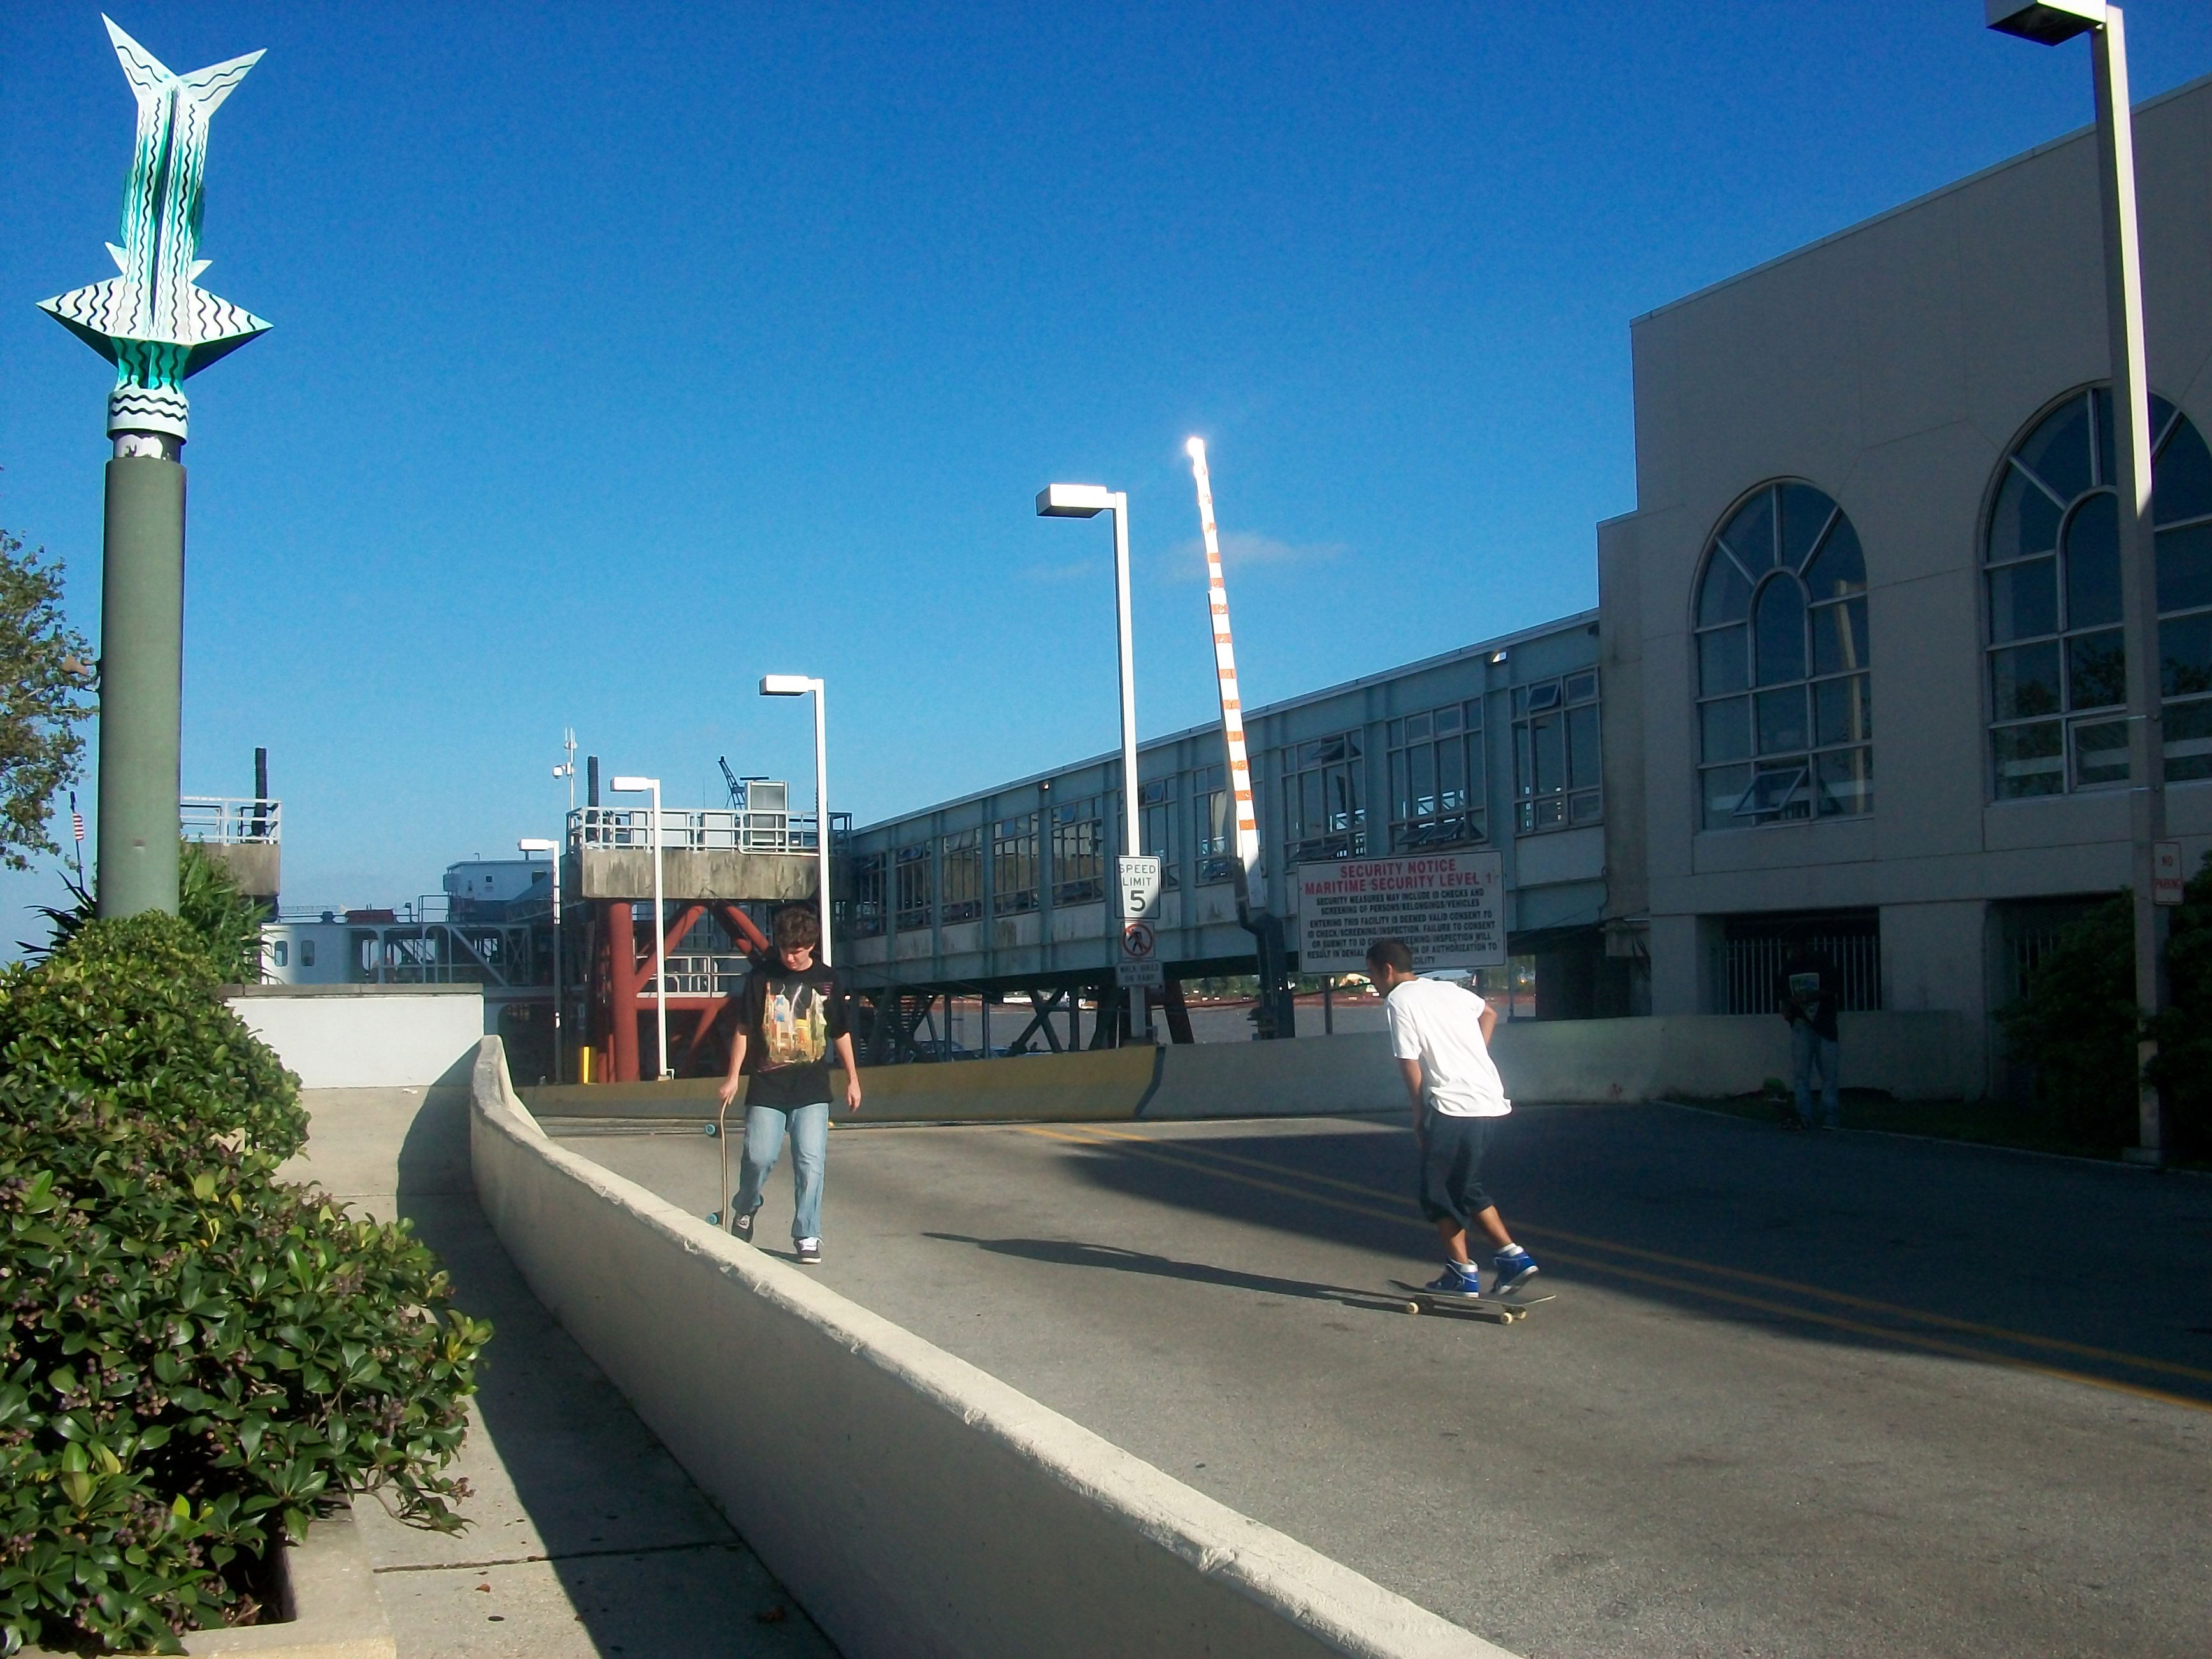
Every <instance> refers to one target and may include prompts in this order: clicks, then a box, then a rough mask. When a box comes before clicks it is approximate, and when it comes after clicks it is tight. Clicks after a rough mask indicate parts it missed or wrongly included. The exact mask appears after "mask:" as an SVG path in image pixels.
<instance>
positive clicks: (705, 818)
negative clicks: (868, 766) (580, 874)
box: [568, 806, 837, 853]
mask: <svg viewBox="0 0 2212 1659" xmlns="http://www.w3.org/2000/svg"><path fill="white" fill-rule="evenodd" d="M831 816H832V817H833V818H834V817H836V816H837V815H836V814H832V815H831ZM568 845H569V846H570V847H571V848H575V849H577V850H579V851H581V850H583V849H584V848H633V847H637V848H650V847H651V846H652V845H653V809H652V808H651V807H649V806H579V807H577V808H576V809H575V810H574V811H572V812H570V813H569V814H568ZM660 845H661V847H662V848H664V849H665V850H666V851H670V852H690V853H702V852H726V853H811V852H812V851H813V850H814V848H815V846H816V836H815V828H814V815H813V814H812V813H811V812H773V811H749V810H744V809H740V808H736V807H708V808H705V809H702V810H691V809H685V808H682V807H675V806H664V807H662V808H661V809H660Z"/></svg>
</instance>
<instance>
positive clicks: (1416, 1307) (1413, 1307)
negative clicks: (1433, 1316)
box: [1406, 1302, 1421, 1314]
mask: <svg viewBox="0 0 2212 1659" xmlns="http://www.w3.org/2000/svg"><path fill="white" fill-rule="evenodd" d="M1420 1310H1421V1304H1419V1303H1418V1302H1408V1303H1407V1304H1406V1311H1407V1313H1409V1314H1417V1313H1419V1312H1420Z"/></svg>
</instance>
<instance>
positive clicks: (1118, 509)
mask: <svg viewBox="0 0 2212 1659" xmlns="http://www.w3.org/2000/svg"><path fill="white" fill-rule="evenodd" d="M1036 510H1037V517H1039V518H1040V519H1095V518H1097V516H1098V515H1099V514H1100V513H1112V514H1113V515H1114V603H1115V625H1116V627H1117V628H1118V629H1119V632H1120V641H1121V851H1122V852H1123V853H1124V854H1127V855H1128V856H1129V857H1131V858H1134V857H1136V856H1137V855H1138V854H1139V853H1140V852H1141V851H1142V850H1143V849H1142V848H1139V846H1138V844H1137V843H1138V842H1139V839H1140V837H1139V831H1138V827H1137V814H1138V807H1137V665H1136V656H1135V653H1134V647H1133V645H1132V643H1131V640H1130V629H1129V498H1128V496H1127V495H1124V494H1122V493H1121V491H1120V490H1118V489H1106V488H1105V487H1104V486H1103V485H1101V484H1064V483H1056V484H1047V485H1046V486H1045V487H1044V488H1043V489H1040V490H1039V491H1037V498H1036ZM1106 908H1107V918H1108V919H1107V927H1108V939H1109V942H1110V943H1111V946H1112V957H1113V960H1114V961H1115V963H1119V962H1120V961H1121V945H1120V940H1121V933H1120V928H1121V920H1120V915H1119V913H1118V911H1117V909H1116V907H1115V905H1113V904H1111V903H1109V904H1108V906H1107V907H1106ZM1146 1031H1147V1026H1146V1019H1145V989H1144V987H1142V986H1141V985H1133V986H1131V987H1129V1035H1130V1036H1132V1037H1133V1038H1137V1039H1139V1040H1141V1039H1142V1038H1143V1037H1144V1036H1146Z"/></svg>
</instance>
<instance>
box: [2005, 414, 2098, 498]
mask: <svg viewBox="0 0 2212 1659" xmlns="http://www.w3.org/2000/svg"><path fill="white" fill-rule="evenodd" d="M2020 459H2021V464H2022V465H2025V466H2026V467H2027V470H2028V471H2031V472H2033V473H2034V474H2035V476H2036V477H2039V478H2040V479H2042V480H2043V482H2044V483H2045V484H2047V485H2048V486H2050V489H2051V494H2052V495H2056V496H2057V498H2058V499H2059V500H2060V501H2072V500H2073V499H2074V498H2075V496H2076V495H2080V494H2081V492H2082V491H2083V490H2085V489H2088V488H2089V487H2090V486H2091V485H2092V484H2093V483H2096V479H2095V478H2094V477H2093V476H2092V475H2091V473H2090V470H2089V400H2088V399H2087V398H2069V399H2068V400H2067V402H2066V403H2065V404H2063V405H2061V406H2060V407H2059V408H2057V409H2055V410H2051V413H2050V414H2049V415H2048V416H2045V418H2044V422H2043V424H2042V425H2040V426H2039V427H2037V428H2035V430H2034V431H2033V432H2032V433H2030V434H2029V435H2028V439H2027V442H2026V443H2024V444H2022V445H2021V447H2020Z"/></svg>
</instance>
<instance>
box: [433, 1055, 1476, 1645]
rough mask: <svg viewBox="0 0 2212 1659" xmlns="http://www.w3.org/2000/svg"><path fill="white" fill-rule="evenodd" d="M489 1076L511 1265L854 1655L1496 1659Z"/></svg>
mask: <svg viewBox="0 0 2212 1659" xmlns="http://www.w3.org/2000/svg"><path fill="white" fill-rule="evenodd" d="M1023 1064H1024V1062H1020V1061H1014V1062H1008V1063H1007V1066H1008V1069H1016V1068H1018V1067H1019V1066H1022V1065H1023ZM917 1069H921V1068H917ZM945 1069H949V1068H945ZM473 1082H474V1095H473V1101H472V1106H471V1156H472V1158H473V1162H474V1167H475V1178H476V1186H477V1197H478V1199H479V1200H480V1202H481V1203H482V1205H483V1211H484V1213H485V1215H486V1216H487V1217H488V1218H489V1219H490V1221H491V1224H492V1226H493V1229H494V1230H495V1231H496V1232H497V1233H498V1235H499V1237H500V1241H501V1243H502V1244H504V1245H505V1246H506V1248H507V1254H508V1255H510V1256H511V1257H512V1258H513V1261H514V1263H515V1265H516V1266H517V1267H519V1268H520V1269H521V1271H522V1273H523V1276H524V1278H525V1279H527V1280H528V1281H529V1284H530V1287H531V1289H532V1291H535V1292H536V1293H537V1295H538V1299H539V1300H540V1301H542V1302H543V1303H544V1304H545V1306H546V1307H547V1308H548V1309H550V1310H551V1311H552V1313H553V1314H554V1316H556V1318H558V1319H559V1320H560V1321H561V1322H562V1325H563V1326H565V1327H566V1328H568V1331H569V1333H570V1334H572V1335H573V1336H574V1337H575V1339H576V1340H577V1341H578V1342H579V1343H580V1345H581V1346H582V1347H583V1348H584V1350H585V1352H587V1353H588V1354H590V1355H591V1357H592V1359H593V1360H594V1361H596V1362H597V1363H598V1364H599V1366H600V1367H601V1368H602V1369H603V1370H605V1372H606V1373H607V1375H608V1376H609V1377H610V1378H611V1379H612V1381H613V1382H614V1383H615V1384H616V1386H617V1388H619V1389H621V1390H622V1391H623V1394H624V1395H626V1396H627V1397H628V1398H629V1401H630V1403H631V1405H632V1406H633V1407H635V1409H636V1411H637V1413H638V1415H639V1417H640V1418H641V1419H643V1420H644V1421H645V1423H646V1424H647V1426H648V1427H650V1428H651V1429H652V1430H653V1431H654V1432H655V1433H656V1434H658V1435H659V1437H660V1439H661V1441H662V1443H664V1444H665V1445H666V1446H667V1447H668V1449H669V1450H670V1451H671V1452H672V1453H673V1454H674V1455H675V1456H676V1458H677V1459H678V1462H681V1463H683V1465H684V1468H686V1469H688V1470H689V1471H690V1474H691V1476H692V1478H693V1479H694V1480H696V1481H698V1483H699V1484H700V1486H702V1489H704V1490H705V1491H706V1492H708V1494H709V1495H710V1496H712V1497H713V1498H714V1500H715V1501H716V1502H717V1503H718V1504H720V1505H721V1507H722V1509H723V1510H724V1511H725V1512H726V1514H727V1515H728V1516H729V1517H730V1519H731V1521H732V1522H733V1523H734V1524H735V1525H736V1527H737V1528H738V1531H739V1532H740V1533H742V1534H744V1538H745V1541H746V1542H747V1543H749V1544H750V1546H751V1547H753V1549H754V1550H755V1551H756V1552H757V1553H758V1554H759V1555H760V1557H761V1559H763V1561H764V1562H765V1563H766V1564H767V1565H768V1566H769V1569H770V1571H773V1572H775V1574H776V1576H777V1577H779V1578H781V1580H782V1581H783V1582H784V1583H787V1585H789V1586H790V1587H791V1589H792V1591H793V1595H795V1596H796V1597H797V1598H798V1600H799V1601H800V1602H802V1603H803V1604H804V1605H805V1607H806V1609H807V1611H808V1612H809V1613H811V1614H812V1615H813V1617H814V1618H815V1620H816V1621H817V1623H819V1624H820V1625H821V1626H822V1627H823V1630H824V1631H826V1632H828V1634H829V1637H830V1638H831V1639H832V1640H833V1641H834V1642H836V1644H837V1646H838V1648H839V1649H840V1650H841V1651H842V1652H843V1653H845V1654H846V1655H847V1656H848V1659H879V1656H880V1659H892V1656H896V1659H956V1656H957V1659H970V1656H972V1659H1000V1656H1004V1659H1033V1656H1036V1655H1039V1654H1050V1655H1053V1656H1054V1659H1085V1656H1094V1655H1095V1656H1098V1659H1108V1656H1114V1659H1120V1656H1127V1655H1133V1654H1163V1655H1166V1654H1175V1655H1182V1654H1192V1655H1195V1654H1206V1655H1210V1656H1215V1659H1239V1656H1245V1655H1249V1656H1253V1659H1261V1656H1269V1659H1301V1656H1321V1655H1329V1654H1336V1655H1362V1656H1371V1659H1386V1656H1391V1659H1415V1656H1419V1659H1447V1656H1455V1659H1501V1656H1503V1650H1500V1649H1498V1648H1495V1647H1493V1646H1492V1645H1491V1644H1488V1643H1486V1642H1484V1641H1482V1640H1481V1639H1480V1638H1477V1637H1474V1636H1472V1635H1469V1634H1468V1632H1465V1631H1463V1630H1462V1629H1460V1628H1459V1627H1458V1626H1455V1625H1452V1624H1449V1623H1448V1622H1447V1621H1445V1620H1442V1619H1440V1618H1438V1617H1437V1616H1436V1615H1435V1614H1433V1613H1428V1612H1426V1611H1425V1610H1424V1609H1422V1608H1421V1607H1417V1606H1415V1605H1414V1604H1413V1602H1411V1601H1407V1600H1405V1599H1404V1598H1403V1597H1402V1596H1398V1595H1393V1594H1391V1593H1390V1592H1389V1591H1387V1590H1385V1589H1382V1588H1381V1587H1380V1586H1378V1585H1376V1584H1375V1583H1372V1582H1371V1581H1370V1580H1368V1579H1366V1578H1363V1577H1360V1576H1359V1575H1358V1573H1355V1572H1353V1571H1352V1570H1351V1569H1350V1568H1348V1567H1346V1566H1344V1565H1340V1563H1337V1562H1334V1561H1332V1560H1330V1559H1328V1558H1327V1557H1325V1556H1322V1555H1321V1554H1319V1553H1316V1552H1315V1551H1313V1550H1311V1549H1309V1548H1308V1547H1305V1546H1304V1545H1303V1544H1300V1543H1298V1542H1297V1541H1295V1540H1293V1539H1291V1538H1288V1537H1285V1535H1284V1534H1281V1533H1279V1532H1277V1531H1275V1530H1273V1528H1268V1527H1265V1526H1262V1525H1261V1524H1260V1523H1259V1522H1255V1521H1254V1520H1252V1519H1250V1518H1249V1516H1243V1515H1240V1514H1238V1513H1237V1511H1235V1510H1231V1509H1228V1508H1226V1507H1225V1506H1224V1505H1222V1504H1218V1503H1216V1502H1214V1501H1213V1500H1212V1498H1207V1497H1206V1496H1205V1495H1204V1494H1202V1493H1200V1492H1194V1491H1192V1490H1191V1489H1190V1488H1189V1487H1188V1486H1183V1485H1182V1484H1181V1483H1180V1482H1178V1481H1176V1480H1171V1479H1170V1478H1169V1477H1168V1476H1167V1475H1165V1474H1162V1473H1161V1472H1160V1471H1159V1470H1158V1469H1156V1468H1152V1466H1151V1465H1149V1464H1147V1463H1145V1462H1142V1461H1140V1460H1139V1459H1138V1458H1135V1457H1133V1456H1132V1455H1129V1454H1128V1453H1127V1452H1125V1451H1122V1450H1121V1449H1119V1448H1118V1447H1115V1446H1113V1445H1111V1444H1109V1443H1107V1442H1106V1441H1104V1440H1102V1439H1100V1438H1099V1437H1097V1435H1095V1434H1092V1433H1091V1432H1090V1431H1088V1430H1086V1429H1084V1428H1082V1427H1080V1426H1079V1425H1077V1424H1075V1423H1073V1422H1071V1421H1070V1420H1068V1419H1066V1418H1064V1417H1062V1416H1060V1415H1059V1414H1058V1413H1055V1412H1052V1411H1048V1410H1047V1409H1046V1408H1045V1407H1042V1406H1041V1405H1039V1404H1038V1403H1037V1402H1036V1401H1034V1400H1031V1399H1030V1398H1028V1397H1027V1396H1026V1395H1022V1394H1020V1393H1018V1392H1017V1391H1016V1390H1015V1389H1011V1388H1009V1387H1007V1386H1006V1384H1005V1383H1000V1382H999V1381H998V1380H997V1379H995V1378H994V1377H992V1376H988V1375H987V1373H985V1372H983V1371H981V1370H976V1369H975V1367H974V1366H972V1365H969V1364H967V1363H966V1362H965V1361H963V1360H960V1359H957V1358H953V1357H952V1356H951V1355H950V1354H947V1353H945V1352H942V1351H941V1350H939V1349H938V1348H935V1347H933V1346H931V1345H930V1344H928V1343H927V1342H925V1341H923V1340H921V1338H919V1337H917V1336H915V1335H913V1334H911V1333H909V1332H907V1331H904V1330H902V1329H900V1328H898V1327H897V1326H895V1325H893V1324H891V1323H890V1322H888V1321H886V1320H884V1319H881V1318H878V1316H875V1315H873V1314H872V1313H869V1312H868V1311H867V1310H865V1309H863V1308H860V1307H858V1306H856V1305H855V1304H853V1303H851V1302H848V1301H847V1300H846V1299H845V1298H844V1297H841V1296H838V1295H837V1294H836V1292H834V1291H829V1289H827V1288H825V1287H824V1286H823V1285H821V1284H819V1283H818V1282H817V1281H816V1280H815V1279H811V1278H810V1277H809V1276H808V1275H807V1274H805V1273H803V1272H801V1271H799V1269H797V1268H795V1267H789V1266H787V1265H785V1264H784V1263H782V1262H780V1261H775V1259H774V1258H773V1257H770V1256H768V1255H763V1254H762V1253H761V1252H759V1251H757V1250H755V1249H753V1248H752V1247H751V1246H750V1245H745V1244H740V1243H738V1242H737V1241H736V1240H734V1239H732V1238H730V1237H727V1236H726V1235H725V1234H723V1233H721V1232H720V1231H717V1230H715V1229H714V1228H711V1227H708V1226H707V1225H705V1224H704V1223H702V1222H701V1221H698V1220H696V1219H695V1218H692V1217H690V1216H688V1215H685V1214H684V1213H683V1212H681V1211H679V1210H678V1209H676V1208H675V1207H674V1206H671V1205H669V1204H666V1203H664V1202H663V1201H661V1200H659V1199H658V1198H656V1197H654V1196H653V1194H651V1193H648V1192H647V1191H646V1190H645V1189H644V1188H641V1187H639V1186H637V1185H635V1183H633V1182H628V1181H624V1180H623V1179H621V1178H620V1177H618V1176H613V1175H611V1174H609V1173H608V1172H606V1171H605V1170H601V1169H599V1167H598V1166H597V1165H595V1164H592V1163H590V1162H589V1161H587V1160H586V1159H585V1158H580V1157H579V1156H577V1155H576V1154H575V1153H574V1152H570V1151H568V1150H567V1149H566V1148H564V1147H562V1146H556V1145H555V1144H554V1143H552V1142H551V1141H549V1140H548V1139H546V1138H545V1137H544V1134H543V1133H542V1132H541V1131H540V1130H539V1129H538V1126H537V1124H536V1123H535V1122H534V1121H532V1119H531V1118H530V1116H529V1115H527V1114H526V1112H524V1111H523V1109H521V1107H520V1103H519V1102H517V1101H516V1100H515V1098H514V1097H513V1091H512V1089H511V1088H510V1087H509V1085H508V1082H507V1067H506V1062H505V1059H504V1056H503V1055H502V1054H501V1049H500V1045H499V1042H498V1040H497V1039H496V1038H490V1037H488V1038H486V1039H484V1041H483V1047H482V1048H481V1050H480V1051H479V1054H478V1055H477V1062H476V1068H475V1074H474V1079H473ZM1504 1659H1510V1656H1504Z"/></svg>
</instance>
